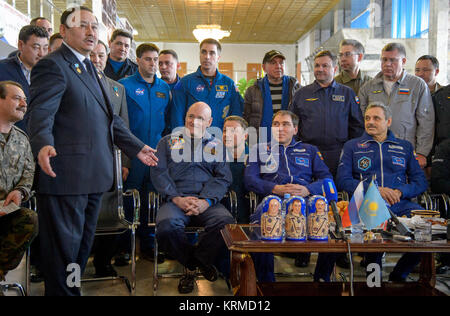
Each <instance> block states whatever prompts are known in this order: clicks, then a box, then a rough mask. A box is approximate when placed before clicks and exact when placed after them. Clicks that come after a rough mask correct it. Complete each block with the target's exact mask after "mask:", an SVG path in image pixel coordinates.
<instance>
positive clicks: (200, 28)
mask: <svg viewBox="0 0 450 316" xmlns="http://www.w3.org/2000/svg"><path fill="white" fill-rule="evenodd" d="M192 33H193V34H194V36H195V38H196V39H197V41H199V42H201V41H203V40H204V39H206V38H213V39H215V40H217V41H220V40H221V39H222V38H224V37H228V36H230V33H231V32H229V31H223V30H221V29H220V25H217V24H212V25H210V24H201V25H197V27H196V28H195V29H194V30H193V31H192Z"/></svg>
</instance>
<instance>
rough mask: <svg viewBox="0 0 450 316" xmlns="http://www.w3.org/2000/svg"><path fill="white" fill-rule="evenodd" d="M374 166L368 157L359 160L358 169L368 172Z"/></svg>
mask: <svg viewBox="0 0 450 316" xmlns="http://www.w3.org/2000/svg"><path fill="white" fill-rule="evenodd" d="M371 166H372V160H371V159H370V158H368V157H362V158H360V159H359V160H358V168H359V169H361V170H362V171H366V170H368V169H369V168H370V167H371Z"/></svg>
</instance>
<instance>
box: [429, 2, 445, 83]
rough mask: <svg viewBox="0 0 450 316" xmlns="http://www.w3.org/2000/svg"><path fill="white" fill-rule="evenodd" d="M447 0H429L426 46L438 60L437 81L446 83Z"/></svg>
mask: <svg viewBox="0 0 450 316" xmlns="http://www.w3.org/2000/svg"><path fill="white" fill-rule="evenodd" d="M449 17H450V16H449V1H448V0H430V20H429V21H430V30H429V33H428V43H429V44H428V47H429V53H430V55H433V56H436V58H437V59H438V61H439V65H440V66H439V70H440V72H439V75H438V77H437V81H438V82H439V83H440V84H448V83H449V82H450V75H449V74H448V69H449V67H450V60H449V58H448V57H449V53H448V52H449V50H450V46H449V44H450V43H449V34H450V23H449Z"/></svg>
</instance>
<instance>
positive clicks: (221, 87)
mask: <svg viewBox="0 0 450 316" xmlns="http://www.w3.org/2000/svg"><path fill="white" fill-rule="evenodd" d="M216 91H217V92H228V86H227V85H217V86H216Z"/></svg>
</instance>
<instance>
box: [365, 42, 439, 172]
mask: <svg viewBox="0 0 450 316" xmlns="http://www.w3.org/2000/svg"><path fill="white" fill-rule="evenodd" d="M405 64H406V50H405V47H404V46H403V45H402V44H399V43H390V44H387V45H386V46H385V47H384V48H383V50H382V51H381V72H380V73H378V74H377V75H376V76H375V78H374V79H372V80H370V81H369V82H368V83H367V84H365V85H364V86H363V87H362V88H361V90H360V91H359V100H360V105H361V111H362V112H363V113H364V112H365V109H366V107H367V105H368V104H369V103H372V102H382V103H383V104H385V105H386V106H388V107H390V108H391V111H392V113H393V116H392V126H391V130H392V132H393V133H394V134H395V136H396V137H397V138H400V139H404V140H407V141H409V142H410V143H411V144H413V146H414V148H415V151H416V153H417V159H418V161H419V165H420V167H422V168H424V167H425V166H426V164H427V158H426V157H427V156H428V154H429V153H430V151H431V147H432V146H433V133H434V108H433V102H432V100H431V95H430V90H429V89H428V87H427V84H426V83H425V82H424V81H423V80H422V79H421V78H418V77H416V76H413V75H410V74H408V73H407V72H406V70H405V69H404V66H405Z"/></svg>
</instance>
